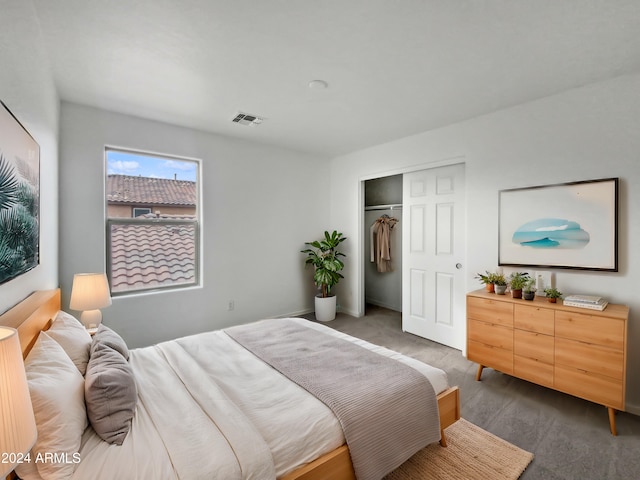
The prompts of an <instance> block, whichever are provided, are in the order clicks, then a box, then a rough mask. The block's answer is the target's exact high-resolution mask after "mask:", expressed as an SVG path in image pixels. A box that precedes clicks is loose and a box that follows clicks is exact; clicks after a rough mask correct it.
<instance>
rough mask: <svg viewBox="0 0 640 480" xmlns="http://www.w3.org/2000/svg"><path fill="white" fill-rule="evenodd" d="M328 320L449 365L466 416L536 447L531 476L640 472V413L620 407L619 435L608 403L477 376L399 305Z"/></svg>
mask: <svg viewBox="0 0 640 480" xmlns="http://www.w3.org/2000/svg"><path fill="white" fill-rule="evenodd" d="M306 318H309V319H313V314H311V315H308V316H306ZM326 325H328V326H330V327H333V328H335V329H336V330H340V331H342V332H345V333H348V334H349V335H353V336H354V337H359V338H362V339H364V340H367V341H369V342H371V343H375V344H378V345H383V346H385V347H388V348H391V349H393V350H396V351H398V352H401V353H404V354H406V355H409V356H411V357H414V358H417V359H419V360H421V361H423V362H426V363H429V364H431V365H433V366H436V367H439V368H442V369H443V370H445V371H446V372H447V374H448V375H449V381H450V383H451V384H452V385H458V386H459V387H460V394H461V404H462V406H461V408H462V417H464V418H465V419H467V420H468V421H470V422H472V423H475V424H476V425H478V426H479V427H481V428H484V429H485V430H487V431H489V432H491V433H493V434H494V435H497V436H499V437H501V438H503V439H505V440H507V441H509V442H511V443H513V444H515V445H517V446H519V447H520V448H523V449H525V450H528V451H529V452H533V453H534V455H535V458H534V460H533V462H532V463H531V465H529V467H527V469H526V470H525V472H524V474H523V475H522V476H521V477H520V478H522V479H523V480H532V479H544V480H556V479H562V480H565V479H566V480H576V479H580V480H589V479H593V480H604V479H633V480H636V479H640V417H638V416H635V415H631V414H628V413H624V412H622V413H619V414H618V415H617V429H618V436H617V437H614V436H612V435H611V433H610V432H609V418H608V415H607V410H606V408H605V407H603V406H599V405H596V404H593V403H590V402H587V401H584V400H580V399H578V398H575V397H572V396H570V395H565V394H563V393H560V392H555V391H553V390H550V389H548V388H544V387H540V386H538V385H534V384H532V383H529V382H526V381H523V380H519V379H517V378H513V377H510V376H508V375H504V374H501V373H499V372H495V371H494V370H492V369H485V370H484V372H483V374H482V381H481V382H476V381H475V375H476V370H477V365H476V364H475V363H472V362H469V361H468V360H467V359H465V358H464V357H463V356H462V354H461V352H460V351H459V350H455V349H452V348H449V347H445V346H443V345H440V344H438V343H434V342H430V341H429V340H425V339H423V338H420V337H417V336H414V335H411V334H408V333H403V332H402V322H401V319H400V313H398V312H393V311H391V310H386V309H383V308H379V307H373V306H368V307H367V311H366V315H365V316H364V317H362V318H354V317H350V316H347V315H344V314H338V316H337V317H336V319H335V320H334V321H332V322H328V323H326Z"/></svg>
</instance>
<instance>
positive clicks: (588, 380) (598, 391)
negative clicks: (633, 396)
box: [553, 365, 624, 410]
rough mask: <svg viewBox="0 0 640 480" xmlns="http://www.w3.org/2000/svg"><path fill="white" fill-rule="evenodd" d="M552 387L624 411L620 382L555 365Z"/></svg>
mask: <svg viewBox="0 0 640 480" xmlns="http://www.w3.org/2000/svg"><path fill="white" fill-rule="evenodd" d="M553 376H554V378H553V382H554V387H555V388H556V389H557V390H561V391H563V392H566V393H569V394H571V395H575V396H577V397H581V398H584V399H586V400H590V401H592V402H596V403H599V404H601V405H606V406H608V407H612V408H615V409H618V410H624V398H623V395H624V391H623V387H622V382H620V381H618V380H614V379H612V378H610V377H604V376H602V375H597V374H594V373H589V372H585V371H583V370H579V369H575V368H570V367H565V366H564V365H556V366H555V369H554V372H553Z"/></svg>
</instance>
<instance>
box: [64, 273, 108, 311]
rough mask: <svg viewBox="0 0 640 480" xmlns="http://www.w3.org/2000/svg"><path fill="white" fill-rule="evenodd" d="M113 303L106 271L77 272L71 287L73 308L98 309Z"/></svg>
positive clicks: (71, 305)
mask: <svg viewBox="0 0 640 480" xmlns="http://www.w3.org/2000/svg"><path fill="white" fill-rule="evenodd" d="M109 305H111V293H110V292H109V281H108V280H107V276H106V275H105V274H104V273H76V274H75V275H74V276H73V286H72V287H71V301H70V302H69V307H70V308H71V309H72V310H78V311H80V310H97V309H99V308H104V307H108V306H109Z"/></svg>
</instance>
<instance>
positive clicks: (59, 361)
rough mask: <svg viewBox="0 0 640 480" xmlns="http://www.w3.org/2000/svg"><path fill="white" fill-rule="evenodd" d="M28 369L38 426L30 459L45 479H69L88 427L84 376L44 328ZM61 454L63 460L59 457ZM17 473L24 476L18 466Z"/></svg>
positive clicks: (34, 347) (26, 366) (29, 360)
mask: <svg viewBox="0 0 640 480" xmlns="http://www.w3.org/2000/svg"><path fill="white" fill-rule="evenodd" d="M25 370H26V372H27V381H28V383H29V393H30V394H31V403H32V404H33V413H34V415H35V418H36V427H37V429H38V439H37V440H36V444H35V445H34V446H33V448H32V449H31V462H35V464H36V467H37V469H38V473H39V474H40V476H41V477H42V478H43V479H44V480H62V479H69V478H71V476H72V475H73V472H74V470H75V467H76V463H75V462H77V460H78V458H79V455H78V452H79V451H80V441H81V437H82V433H83V432H84V429H85V428H86V427H87V412H86V409H85V405H84V378H83V377H82V375H80V372H78V369H77V368H76V366H75V365H74V364H73V362H72V361H71V359H70V358H69V356H68V355H67V354H66V353H65V351H64V350H63V349H62V347H61V346H60V345H59V344H58V343H57V342H56V341H55V340H53V339H52V338H51V337H49V336H48V335H47V334H46V333H45V332H40V335H39V336H38V340H37V341H36V343H35V345H34V346H33V349H32V350H31V352H29V355H28V356H27V358H26V360H25ZM47 453H48V454H49V455H48V456H45V454H47ZM51 453H56V454H58V458H57V460H56V461H51V459H50V458H49V457H50V454H51ZM65 454H66V455H65ZM74 454H75V455H74ZM61 456H62V457H64V458H62V460H64V461H60V460H61ZM48 458H49V461H45V460H46V459H48ZM39 460H40V461H39ZM16 473H17V474H18V475H19V476H21V473H20V468H19V467H18V469H16Z"/></svg>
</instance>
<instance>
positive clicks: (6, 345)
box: [0, 327, 37, 478]
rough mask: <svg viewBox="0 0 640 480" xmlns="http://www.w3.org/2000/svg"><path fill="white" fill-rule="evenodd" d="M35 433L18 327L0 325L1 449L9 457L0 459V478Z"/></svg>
mask: <svg viewBox="0 0 640 480" xmlns="http://www.w3.org/2000/svg"><path fill="white" fill-rule="evenodd" d="M36 436H37V431H36V420H35V418H34V416H33V408H32V406H31V396H30V395H29V386H28V385H27V376H26V374H25V371H24V363H23V361H22V350H21V348H20V341H19V339H18V331H17V330H15V329H13V328H9V327H0V452H3V453H7V454H8V456H7V459H8V460H9V463H4V462H0V477H1V478H4V477H5V476H6V475H7V474H8V473H9V472H11V471H12V470H13V469H14V468H15V467H16V465H17V460H19V459H20V457H19V456H20V455H21V454H25V453H27V452H28V451H29V450H31V447H33V444H34V443H35V441H36ZM13 461H16V463H11V462H13Z"/></svg>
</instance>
